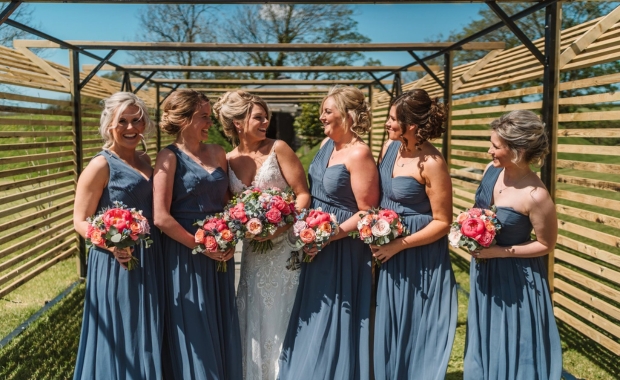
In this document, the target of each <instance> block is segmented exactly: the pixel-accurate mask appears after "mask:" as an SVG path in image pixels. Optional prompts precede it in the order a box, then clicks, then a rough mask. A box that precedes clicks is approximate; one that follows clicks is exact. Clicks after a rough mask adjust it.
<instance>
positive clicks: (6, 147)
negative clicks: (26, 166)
mask: <svg viewBox="0 0 620 380" xmlns="http://www.w3.org/2000/svg"><path fill="white" fill-rule="evenodd" d="M60 147H73V141H50V142H33V143H22V144H15V143H14V144H1V145H0V152H7V151H9V152H11V151H15V150H25V149H46V148H60Z"/></svg>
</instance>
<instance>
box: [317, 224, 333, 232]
mask: <svg viewBox="0 0 620 380" xmlns="http://www.w3.org/2000/svg"><path fill="white" fill-rule="evenodd" d="M318 229H319V230H321V231H323V232H325V233H327V234H330V235H331V233H332V225H331V223H330V222H323V223H321V224H319V226H318Z"/></svg>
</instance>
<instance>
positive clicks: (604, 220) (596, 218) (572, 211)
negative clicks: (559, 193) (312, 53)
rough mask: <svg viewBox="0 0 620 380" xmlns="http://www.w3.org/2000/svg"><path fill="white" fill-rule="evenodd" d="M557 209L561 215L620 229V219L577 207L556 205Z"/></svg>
mask: <svg viewBox="0 0 620 380" xmlns="http://www.w3.org/2000/svg"><path fill="white" fill-rule="evenodd" d="M555 209H556V211H557V212H558V213H559V214H564V215H568V216H572V217H575V218H580V219H583V220H587V221H589V222H595V223H600V224H603V225H606V226H610V227H614V228H620V218H616V217H613V216H609V215H604V214H601V213H596V212H592V211H587V210H581V209H578V208H576V207H571V206H566V205H556V206H555Z"/></svg>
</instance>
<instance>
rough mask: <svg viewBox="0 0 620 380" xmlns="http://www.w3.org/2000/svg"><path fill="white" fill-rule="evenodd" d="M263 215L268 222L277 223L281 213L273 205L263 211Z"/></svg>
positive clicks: (280, 219) (279, 220) (280, 218)
mask: <svg viewBox="0 0 620 380" xmlns="http://www.w3.org/2000/svg"><path fill="white" fill-rule="evenodd" d="M265 217H266V218H267V220H268V221H269V223H273V224H278V223H280V222H281V221H282V213H281V212H280V210H278V209H277V208H275V207H272V208H271V209H269V210H268V211H267V212H266V213H265Z"/></svg>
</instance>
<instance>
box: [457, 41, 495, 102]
mask: <svg viewBox="0 0 620 380" xmlns="http://www.w3.org/2000/svg"><path fill="white" fill-rule="evenodd" d="M502 51H504V50H501V49H497V50H491V51H490V52H489V54H487V55H485V56H484V57H482V58H481V59H479V60H478V61H477V62H476V64H475V65H473V66H472V67H470V68H469V70H467V71H466V72H464V73H463V75H461V76H460V77H459V78H458V79H457V80H456V81H455V82H454V83H453V84H452V91H453V92H454V91H456V90H458V89H459V88H460V87H461V86H462V85H464V84H465V83H467V81H469V80H470V79H471V78H472V77H473V76H474V75H476V74H477V73H478V72H479V71H480V70H482V69H483V68H484V67H485V66H486V65H487V64H488V63H489V62H491V61H492V60H493V59H494V58H495V57H497V55H498V54H499V53H501V52H502Z"/></svg>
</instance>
